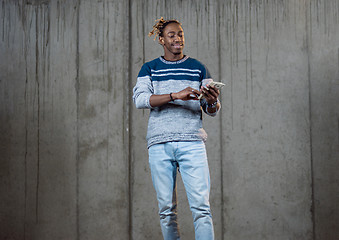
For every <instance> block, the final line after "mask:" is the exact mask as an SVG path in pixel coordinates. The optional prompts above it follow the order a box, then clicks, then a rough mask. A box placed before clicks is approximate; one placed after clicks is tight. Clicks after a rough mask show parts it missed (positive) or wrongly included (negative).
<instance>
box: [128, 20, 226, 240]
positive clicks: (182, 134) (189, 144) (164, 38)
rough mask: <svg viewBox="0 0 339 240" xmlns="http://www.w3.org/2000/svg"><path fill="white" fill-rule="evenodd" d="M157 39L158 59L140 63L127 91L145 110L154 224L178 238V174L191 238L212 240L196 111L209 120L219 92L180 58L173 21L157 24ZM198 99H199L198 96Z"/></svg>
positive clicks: (202, 70)
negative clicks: (156, 210)
mask: <svg viewBox="0 0 339 240" xmlns="http://www.w3.org/2000/svg"><path fill="white" fill-rule="evenodd" d="M153 34H155V36H157V35H158V36H159V43H160V44H161V45H162V46H163V48H164V56H161V57H159V58H156V59H154V60H153V61H150V62H147V63H145V64H144V65H143V66H142V68H141V70H140V72H139V75H138V79H137V83H136V86H135V87H134V89H133V101H134V103H135V105H136V107H137V108H149V109H150V116H149V121H148V130H147V146H148V153H149V164H150V169H151V174H152V180H153V185H154V188H155V190H156V193H157V199H158V205H159V215H160V225H161V230H162V234H163V237H164V239H165V240H173V239H180V235H179V229H178V224H177V200H176V176H177V170H179V172H180V173H181V177H182V180H183V183H184V185H185V189H186V193H187V197H188V201H189V205H190V209H191V211H192V215H193V221H194V227H195V239H200V240H210V239H214V232H213V222H212V215H211V212H210V204H209V193H210V176H209V169H208V162H207V156H206V148H205V143H204V141H205V140H206V138H207V134H206V133H205V131H204V130H203V128H202V110H203V111H204V112H205V113H206V114H208V115H210V116H215V115H216V114H217V112H218V110H219V109H220V103H219V100H218V96H219V90H217V89H216V88H214V87H211V86H209V84H208V83H210V82H211V81H212V79H211V76H210V74H209V72H208V70H207V68H206V67H205V66H204V65H203V64H201V63H200V62H199V61H197V60H195V59H193V58H191V57H188V56H186V55H184V53H183V48H184V44H185V38H184V31H183V29H182V27H181V24H180V23H179V22H178V21H177V20H168V21H166V20H164V19H163V18H161V19H159V20H157V23H156V24H155V25H154V26H153V30H152V32H150V34H149V35H150V36H151V35H153ZM201 94H202V98H200V97H199V96H200V95H201Z"/></svg>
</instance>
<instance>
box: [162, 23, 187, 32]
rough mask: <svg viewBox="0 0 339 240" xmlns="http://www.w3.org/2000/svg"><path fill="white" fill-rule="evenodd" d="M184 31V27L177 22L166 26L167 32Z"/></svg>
mask: <svg viewBox="0 0 339 240" xmlns="http://www.w3.org/2000/svg"><path fill="white" fill-rule="evenodd" d="M183 31H184V30H183V29H182V27H181V26H180V25H179V24H177V23H170V24H168V25H167V26H166V28H165V32H167V33H171V32H174V33H175V32H183Z"/></svg>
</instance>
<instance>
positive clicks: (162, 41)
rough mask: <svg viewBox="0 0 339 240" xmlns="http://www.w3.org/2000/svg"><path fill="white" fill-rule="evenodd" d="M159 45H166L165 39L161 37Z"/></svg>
mask: <svg viewBox="0 0 339 240" xmlns="http://www.w3.org/2000/svg"><path fill="white" fill-rule="evenodd" d="M159 44H160V45H163V44H164V39H163V37H159Z"/></svg>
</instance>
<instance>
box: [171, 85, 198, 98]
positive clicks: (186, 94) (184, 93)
mask: <svg viewBox="0 0 339 240" xmlns="http://www.w3.org/2000/svg"><path fill="white" fill-rule="evenodd" d="M200 94H201V92H200V91H198V90H196V89H194V88H191V87H187V88H185V89H184V90H181V91H180V92H177V93H172V97H173V99H174V100H175V99H180V100H184V101H187V100H199V99H198V96H199V95H200Z"/></svg>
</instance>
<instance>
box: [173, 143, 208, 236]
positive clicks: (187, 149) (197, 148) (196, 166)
mask: <svg viewBox="0 0 339 240" xmlns="http://www.w3.org/2000/svg"><path fill="white" fill-rule="evenodd" d="M178 144H179V145H178V149H179V151H178V152H177V154H176V157H177V160H178V163H179V169H180V174H181V177H182V180H183V183H184V186H185V189H186V193H187V198H188V202H189V204H190V208H191V211H192V216H193V221H194V228H195V239H196V240H212V239H214V230H213V221H212V215H211V211H210V204H209V194H210V174H209V168H208V162H207V155H206V149H205V144H204V143H203V142H202V141H195V142H179V143H178Z"/></svg>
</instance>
